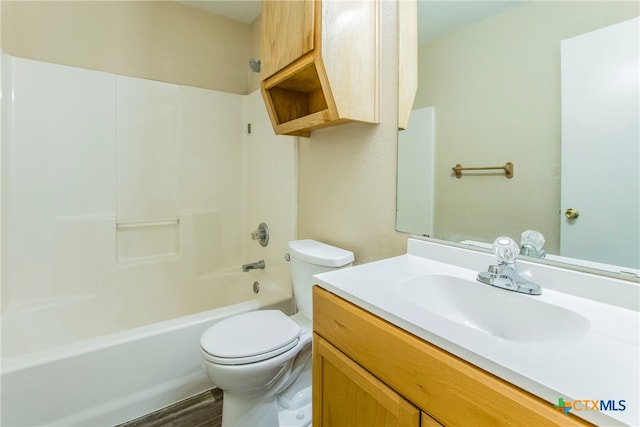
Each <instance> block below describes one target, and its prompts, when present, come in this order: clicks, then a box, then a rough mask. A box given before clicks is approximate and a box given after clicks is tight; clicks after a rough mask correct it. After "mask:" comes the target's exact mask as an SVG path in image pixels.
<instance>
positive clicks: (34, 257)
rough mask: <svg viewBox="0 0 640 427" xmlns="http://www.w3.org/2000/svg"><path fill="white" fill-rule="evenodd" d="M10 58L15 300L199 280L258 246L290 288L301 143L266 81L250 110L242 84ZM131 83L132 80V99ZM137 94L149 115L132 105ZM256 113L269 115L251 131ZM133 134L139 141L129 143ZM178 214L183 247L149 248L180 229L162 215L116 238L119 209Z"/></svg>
mask: <svg viewBox="0 0 640 427" xmlns="http://www.w3.org/2000/svg"><path fill="white" fill-rule="evenodd" d="M5 60H6V61H10V62H11V63H12V67H9V68H14V69H15V70H16V71H15V72H14V75H17V76H19V77H18V78H16V79H15V82H14V87H13V88H12V90H13V91H14V92H15V94H16V97H15V99H16V101H15V104H14V106H13V108H14V109H15V111H14V112H12V113H13V116H14V117H15V119H14V120H13V122H12V123H11V126H10V129H9V130H8V133H9V134H11V133H13V134H14V135H15V137H14V138H12V139H11V140H5V139H6V138H4V139H3V148H5V145H6V153H8V155H7V156H6V158H5V159H4V160H5V163H6V165H7V166H8V167H6V168H3V173H4V177H5V179H4V185H5V188H4V189H5V190H6V193H7V198H8V203H7V204H6V205H5V206H4V211H3V214H5V215H6V218H5V220H6V222H7V224H8V227H7V229H6V230H7V250H6V251H5V253H4V254H3V255H4V256H5V257H6V259H7V261H8V263H7V265H9V266H10V267H11V268H9V269H8V271H7V272H6V273H7V277H8V280H7V283H6V284H4V283H3V285H5V288H4V289H3V291H4V292H3V293H4V297H5V298H4V303H5V304H6V303H8V306H11V307H15V306H19V305H25V304H26V305H29V304H37V303H41V302H43V300H52V299H56V298H61V297H67V296H74V295H78V294H90V293H94V292H98V291H99V290H100V289H101V288H103V287H105V286H107V287H108V286H136V283H141V282H147V281H148V280H155V279H157V278H158V277H159V276H160V277H162V280H165V281H167V280H169V281H174V282H175V283H180V284H181V285H184V286H187V285H188V283H189V281H190V280H193V279H194V278H195V277H197V276H200V275H206V274H211V273H213V272H216V271H222V270H225V269H236V268H237V269H239V268H240V266H241V264H242V263H245V262H250V261H255V260H257V259H265V261H267V265H268V267H269V268H268V270H266V271H265V272H260V273H263V274H268V277H270V278H272V279H273V280H274V281H276V282H278V283H282V284H283V286H284V287H287V288H288V287H290V279H289V277H290V275H289V273H288V264H286V262H285V261H284V258H283V257H284V253H285V252H286V242H288V241H289V240H291V239H293V238H294V236H295V189H296V180H295V169H294V168H295V156H294V143H293V141H292V140H293V138H290V137H275V135H273V131H272V130H271V128H270V125H269V124H268V118H267V115H266V111H264V107H263V105H262V100H261V99H260V96H259V93H258V92H254V94H252V95H249V96H248V97H249V98H252V99H253V100H252V101H251V102H252V103H253V107H252V108H248V107H247V108H246V109H245V106H244V97H243V96H241V95H233V94H227V93H222V92H216V91H211V90H205V89H198V88H192V87H185V86H179V85H173V84H169V83H160V82H149V81H146V80H142V79H134V78H129V77H127V78H122V77H120V76H114V75H111V74H108V73H101V72H96V71H89V70H82V69H78V68H73V67H66V66H60V65H54V64H47V63H42V62H38V61H31V60H26V59H21V58H12V57H8V56H6V57H5ZM6 79H7V76H5V80H6ZM123 82H124V83H123ZM77 85H78V86H77ZM119 85H122V87H124V86H126V89H127V90H126V97H127V98H125V97H124V95H123V93H122V91H118V89H117V88H118V87H119ZM76 87H77V88H79V90H75V89H74V88H76ZM175 93H177V96H174V95H173V94H175ZM163 94H164V95H163ZM166 94H169V95H168V96H166ZM159 96H160V97H162V96H164V98H163V101H162V102H161V103H160V104H161V105H163V107H162V108H163V109H162V111H160V112H158V111H157V109H158V102H157V101H158V97H159ZM172 98H174V99H175V102H174V101H171V99H172ZM127 99H128V101H127ZM125 101H126V102H125ZM172 102H173V103H172ZM174 104H175V105H174ZM132 106H134V107H135V111H136V113H135V114H136V115H137V116H138V119H137V120H132V119H131V118H130V117H129V116H128V115H127V111H130V110H131V109H132ZM5 107H6V105H5ZM154 109H155V110H154ZM154 111H155V112H154ZM141 112H142V113H141ZM145 112H146V116H144V114H145ZM156 112H157V113H158V114H164V116H160V118H158V115H157V114H156ZM244 114H254V115H256V116H258V118H257V119H256V120H252V121H253V122H255V124H254V125H253V126H254V131H253V134H252V135H251V136H250V137H247V138H246V139H244V138H245V137H246V135H244V123H245V118H244V117H243V115H244ZM141 115H142V116H143V117H142V118H140V116H141ZM174 116H175V117H174ZM260 116H261V117H260ZM33 123H39V126H33V125H32V124H33ZM154 126H155V128H154V130H153V132H151V131H147V130H148V129H149V128H152V127H154ZM156 128H157V129H156ZM261 128H262V130H261ZM263 130H264V131H265V132H266V131H268V133H267V135H266V136H265V137H264V138H263V137H262V136H260V134H259V132H262V131H263ZM5 134H6V133H5ZM158 135H165V136H166V135H169V136H171V135H175V137H174V138H173V139H172V138H169V140H167V141H166V142H164V144H163V146H164V148H167V147H168V148H167V149H166V150H164V151H163V150H155V151H154V148H155V146H154V145H153V144H152V141H157V140H158V139H157V138H158ZM282 139H285V140H286V141H282ZM119 140H122V141H124V142H126V143H127V144H129V145H134V144H137V145H138V147H137V148H135V147H134V148H129V149H124V148H123V145H122V144H121V143H120V142H118V141H119ZM243 141H244V142H246V143H245V144H243ZM154 156H155V157H154ZM244 156H246V158H247V160H246V163H244V167H243V158H244ZM265 159H267V160H268V161H266V160H265ZM150 160H155V162H152V161H150ZM256 165H257V166H256ZM269 165H271V167H268V166H269ZM136 168H137V169H136ZM136 170H140V171H146V174H147V175H163V174H165V175H166V176H164V179H165V181H167V182H168V183H167V185H165V186H156V185H155V182H153V180H148V179H147V178H148V177H147V175H145V174H141V173H138V172H136ZM245 173H246V174H247V177H246V178H245ZM7 177H8V178H7ZM172 182H173V184H172ZM125 184H126V185H125ZM245 188H246V189H248V192H247V193H245V191H247V190H245ZM116 189H117V191H116ZM141 194H146V195H147V196H145V197H146V198H145V197H141V196H140V195H141ZM149 195H151V196H149ZM136 200H139V201H140V204H139V205H136ZM176 211H177V214H174V213H173V212H176ZM156 212H157V214H156ZM245 212H247V213H245ZM167 215H169V216H171V215H177V216H178V217H179V225H175V226H174V227H175V228H176V230H175V232H176V233H177V237H176V239H177V243H176V244H175V245H174V246H175V247H174V248H168V249H167V250H166V251H165V252H160V253H156V252H150V253H148V254H145V247H149V248H154V249H156V248H157V247H158V244H157V242H158V241H161V242H164V241H167V240H164V241H163V240H159V239H161V238H162V237H161V236H159V234H160V232H159V231H158V232H154V231H153V230H154V228H153V227H149V228H145V227H142V228H140V230H143V229H145V231H146V232H147V234H149V236H146V237H145V236H144V235H138V236H137V237H136V238H135V239H131V240H130V241H127V240H126V239H124V237H123V236H124V235H127V236H130V235H131V233H130V231H129V230H127V232H122V231H119V232H118V233H117V234H118V238H117V239H116V232H115V223H116V221H120V219H118V218H122V221H130V220H146V219H149V220H151V221H153V220H157V219H161V218H164V216H167ZM262 221H265V222H267V223H268V224H269V225H270V227H271V230H272V237H271V239H272V240H271V243H270V245H269V247H268V248H262V247H260V246H259V245H258V244H257V242H253V241H251V240H250V237H249V236H250V232H251V231H253V229H255V227H256V226H257V224H258V223H259V222H262ZM126 233H129V234H126ZM138 234H140V233H138ZM154 234H155V236H154ZM116 241H117V243H116ZM168 241H170V240H168ZM123 242H124V243H123ZM141 242H142V243H141ZM123 244H124V247H123ZM131 247H134V249H131V250H129V252H127V250H126V249H127V248H131ZM245 251H246V252H245ZM123 253H124V254H125V255H127V254H129V255H131V253H133V254H134V255H131V256H129V257H127V256H121V255H123ZM145 255H149V257H148V258H147V257H145ZM254 258H256V259H254ZM150 263H151V264H150ZM154 271H155V273H154ZM156 273H159V274H156Z"/></svg>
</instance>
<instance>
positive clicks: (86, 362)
mask: <svg viewBox="0 0 640 427" xmlns="http://www.w3.org/2000/svg"><path fill="white" fill-rule="evenodd" d="M256 280H258V279H256V277H255V276H253V275H252V274H250V273H229V274H223V275H218V276H214V277H207V278H200V279H198V281H197V283H195V284H192V285H189V289H170V288H167V289H153V290H152V291H153V293H151V294H149V293H145V289H143V288H144V287H145V285H142V288H140V287H138V288H135V291H132V290H131V289H128V290H127V289H120V290H109V292H105V293H103V294H102V295H100V297H99V298H98V297H75V298H70V299H65V300H61V301H57V302H55V303H48V304H47V305H42V306H39V307H29V308H23V309H21V310H7V311H6V312H5V313H3V319H2V344H3V345H2V352H3V357H2V373H1V379H0V384H1V386H2V389H1V391H2V393H1V399H2V407H1V412H0V414H1V418H0V425H2V426H27V425H28V426H37V425H46V426H74V425H76V426H102V425H104V426H113V425H116V424H118V423H121V422H124V421H128V420H131V419H134V418H136V417H138V416H140V415H144V414H146V413H149V412H152V411H154V410H156V409H159V408H161V407H163V406H166V405H168V404H171V403H173V402H176V401H178V400H181V399H183V398H186V397H188V396H191V395H193V394H196V393H199V392H201V391H203V390H205V389H207V388H210V387H211V384H210V383H209V381H208V379H207V377H206V375H205V374H204V372H203V371H202V368H201V367H200V354H199V339H200V335H201V334H202V332H203V331H204V330H205V329H206V328H208V327H209V326H210V325H212V324H213V323H215V322H216V321H218V320H220V319H222V318H224V317H227V316H229V315H232V314H236V313H240V312H245V311H250V310H256V309H265V308H277V309H280V310H282V311H284V312H285V313H287V314H289V313H290V312H291V308H292V307H291V305H292V303H291V294H290V291H289V292H288V291H286V290H283V289H282V288H283V287H279V286H276V285H275V284H273V283H271V282H268V281H265V280H264V279H260V280H259V282H260V292H259V293H258V294H254V292H253V283H254V281H256ZM148 286H153V284H149V285H148ZM146 291H149V289H146ZM144 295H147V296H146V297H145V296H144ZM148 295H153V298H149V297H148ZM111 298H114V299H113V300H112V301H119V303H118V304H115V305H112V304H110V303H109V302H110V301H111ZM121 301H127V302H128V303H125V304H123V303H121ZM114 307H117V308H115V309H114Z"/></svg>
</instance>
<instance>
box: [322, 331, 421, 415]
mask: <svg viewBox="0 0 640 427" xmlns="http://www.w3.org/2000/svg"><path fill="white" fill-rule="evenodd" d="M313 384H314V385H313V425H314V426H323V427H324V426H367V427H375V426H380V427H394V426H398V427H400V426H407V427H408V426H412V427H413V426H415V427H417V426H420V415H421V414H420V410H419V409H418V408H416V407H415V406H413V405H412V404H411V403H409V402H408V401H407V400H405V399H404V398H402V396H400V395H399V394H398V393H396V392H395V391H393V390H392V389H391V388H389V387H387V386H386V385H385V384H384V383H382V382H381V381H380V380H378V379H377V378H376V377H374V376H373V375H371V374H370V373H369V372H367V371H366V370H364V369H363V368H362V367H361V366H360V365H358V364H357V363H355V362H354V361H353V360H351V359H350V358H348V357H347V356H346V355H344V354H343V353H342V352H340V351H339V350H338V349H337V348H335V347H334V346H332V345H331V344H329V342H327V341H325V340H324V339H322V338H321V337H320V336H319V335H317V334H314V337H313Z"/></svg>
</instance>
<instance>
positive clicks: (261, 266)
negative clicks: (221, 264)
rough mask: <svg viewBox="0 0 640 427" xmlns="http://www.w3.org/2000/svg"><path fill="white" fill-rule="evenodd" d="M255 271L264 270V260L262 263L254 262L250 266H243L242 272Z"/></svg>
mask: <svg viewBox="0 0 640 427" xmlns="http://www.w3.org/2000/svg"><path fill="white" fill-rule="evenodd" d="M255 269H264V260H263V259H261V260H260V261H257V262H252V263H249V264H243V265H242V271H244V272H245V273H246V272H247V271H249V270H255Z"/></svg>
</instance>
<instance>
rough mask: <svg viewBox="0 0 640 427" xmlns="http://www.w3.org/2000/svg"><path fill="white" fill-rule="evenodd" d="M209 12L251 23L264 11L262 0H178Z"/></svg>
mask: <svg viewBox="0 0 640 427" xmlns="http://www.w3.org/2000/svg"><path fill="white" fill-rule="evenodd" d="M177 1H178V3H183V4H186V5H189V6H194V7H197V8H200V9H203V10H206V11H207V12H212V13H216V14H218V15H224V16H228V17H229V18H233V19H235V20H237V21H241V22H244V23H245V24H251V23H252V22H253V21H254V20H255V19H256V18H257V17H258V15H260V12H261V11H262V2H261V1H260V0H177Z"/></svg>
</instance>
